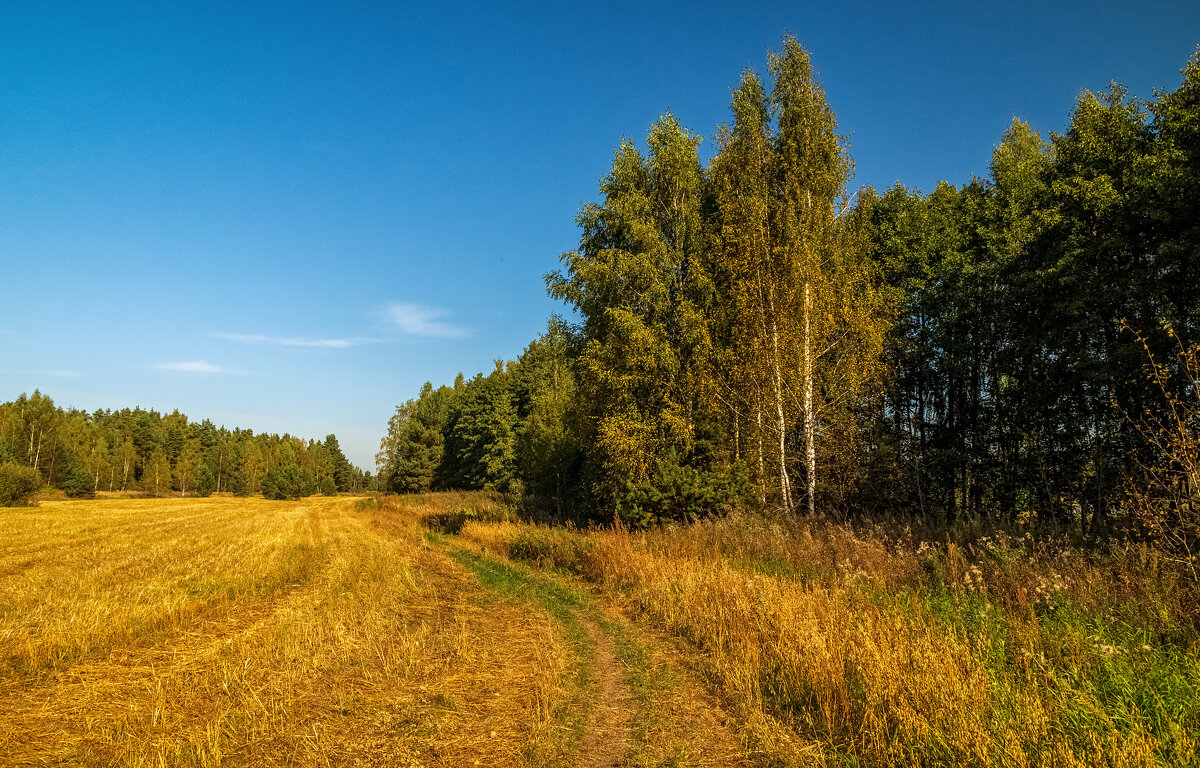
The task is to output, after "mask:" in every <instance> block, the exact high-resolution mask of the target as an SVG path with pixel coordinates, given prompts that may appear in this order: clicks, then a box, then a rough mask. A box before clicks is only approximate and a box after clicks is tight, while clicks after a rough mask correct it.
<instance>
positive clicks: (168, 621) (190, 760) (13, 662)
mask: <svg viewBox="0 0 1200 768" xmlns="http://www.w3.org/2000/svg"><path fill="white" fill-rule="evenodd" d="M354 507H355V505H354V500H350V499H323V498H319V499H318V498H314V499H308V500H304V501H301V502H294V503H293V502H268V501H263V500H248V499H228V498H225V499H204V500H183V499H170V500H165V499H158V500H126V499H121V500H98V501H90V502H60V501H47V502H44V503H43V504H42V505H41V506H39V507H37V508H32V509H18V510H6V511H5V512H3V513H0V661H2V664H3V667H2V672H0V697H2V698H0V764H3V765H6V766H25V765H59V764H66V765H130V766H168V765H170V766H175V765H181V766H183V765H186V766H215V765H253V766H271V765H401V766H414V765H471V764H473V763H475V761H479V764H484V765H527V764H539V763H540V762H548V761H550V760H551V759H552V758H553V755H554V754H555V752H554V750H555V749H556V748H557V747H556V746H555V745H556V744H557V741H556V739H557V734H555V733H554V727H553V724H554V712H555V707H556V702H557V699H558V697H559V696H560V687H561V679H562V676H563V669H564V665H565V663H566V662H565V653H566V651H565V649H564V641H563V638H562V636H561V631H560V629H559V628H558V627H557V626H555V625H554V623H553V622H552V621H550V619H549V618H548V617H547V616H546V615H545V614H544V613H542V612H539V611H537V610H534V609H532V608H531V607H530V606H528V605H525V604H520V603H516V602H513V601H504V600H498V599H497V598H496V597H495V596H494V595H490V594H487V593H486V591H485V590H484V589H483V587H481V586H480V585H478V584H477V583H475V581H474V580H473V579H472V578H471V577H470V575H469V574H468V573H466V572H465V571H464V570H463V569H462V568H461V567H460V566H458V565H457V564H455V563H454V562H453V561H451V560H449V559H448V558H446V557H444V556H443V555H441V554H440V553H437V552H434V551H430V550H429V549H428V548H427V547H426V546H425V545H424V542H423V539H422V537H421V535H420V532H419V531H417V530H416V529H415V528H413V527H411V526H408V525H406V524H404V523H403V522H402V521H399V522H398V521H397V520H395V519H391V518H387V519H385V518H381V517H380V515H379V514H377V513H376V512H372V511H370V510H367V511H365V512H356V511H355V509H354ZM544 745H549V746H544Z"/></svg>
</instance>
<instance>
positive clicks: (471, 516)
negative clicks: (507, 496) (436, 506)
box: [422, 505, 515, 535]
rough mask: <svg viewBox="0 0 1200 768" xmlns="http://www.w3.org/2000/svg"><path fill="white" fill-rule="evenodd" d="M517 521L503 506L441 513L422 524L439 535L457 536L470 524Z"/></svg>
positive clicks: (427, 518)
mask: <svg viewBox="0 0 1200 768" xmlns="http://www.w3.org/2000/svg"><path fill="white" fill-rule="evenodd" d="M514 519H515V517H514V516H513V514H512V513H511V512H510V511H509V509H508V508H507V507H505V506H503V505H495V506H492V507H488V508H477V507H463V508H461V509H456V510H453V511H447V512H439V513H437V514H433V515H428V516H426V517H425V518H424V519H423V520H422V522H423V523H424V524H425V525H426V526H427V527H429V528H431V529H433V530H435V531H438V532H439V533H447V534H453V535H457V534H458V533H460V532H461V531H462V529H463V526H464V525H466V524H467V523H470V522H479V523H504V522H512V521H513V520H514Z"/></svg>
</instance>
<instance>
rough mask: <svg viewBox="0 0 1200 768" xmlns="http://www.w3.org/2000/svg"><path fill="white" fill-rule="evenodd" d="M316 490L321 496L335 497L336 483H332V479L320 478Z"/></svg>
mask: <svg viewBox="0 0 1200 768" xmlns="http://www.w3.org/2000/svg"><path fill="white" fill-rule="evenodd" d="M317 488H318V490H320V491H321V495H322V496H337V483H335V482H334V481H333V478H332V477H323V478H321V481H320V482H319V483H317Z"/></svg>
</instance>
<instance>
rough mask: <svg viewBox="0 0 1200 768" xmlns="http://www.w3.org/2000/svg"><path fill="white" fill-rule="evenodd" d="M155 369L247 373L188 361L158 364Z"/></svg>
mask: <svg viewBox="0 0 1200 768" xmlns="http://www.w3.org/2000/svg"><path fill="white" fill-rule="evenodd" d="M153 367H154V368H158V369H160V370H163V371H179V372H180V373H237V374H244V373H245V371H235V370H233V369H232V368H222V367H221V366H219V365H213V364H212V363H207V362H205V361H203V360H188V361H184V362H179V363H156V364H155V365H154V366H153Z"/></svg>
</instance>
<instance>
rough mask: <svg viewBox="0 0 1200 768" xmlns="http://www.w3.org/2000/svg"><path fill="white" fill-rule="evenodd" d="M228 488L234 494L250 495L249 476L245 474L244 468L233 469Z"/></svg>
mask: <svg viewBox="0 0 1200 768" xmlns="http://www.w3.org/2000/svg"><path fill="white" fill-rule="evenodd" d="M229 490H230V491H232V492H233V495H234V496H242V497H245V496H249V495H250V478H248V477H247V476H246V471H245V470H244V469H240V468H239V469H237V470H234V473H233V477H231V478H230V480H229Z"/></svg>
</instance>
